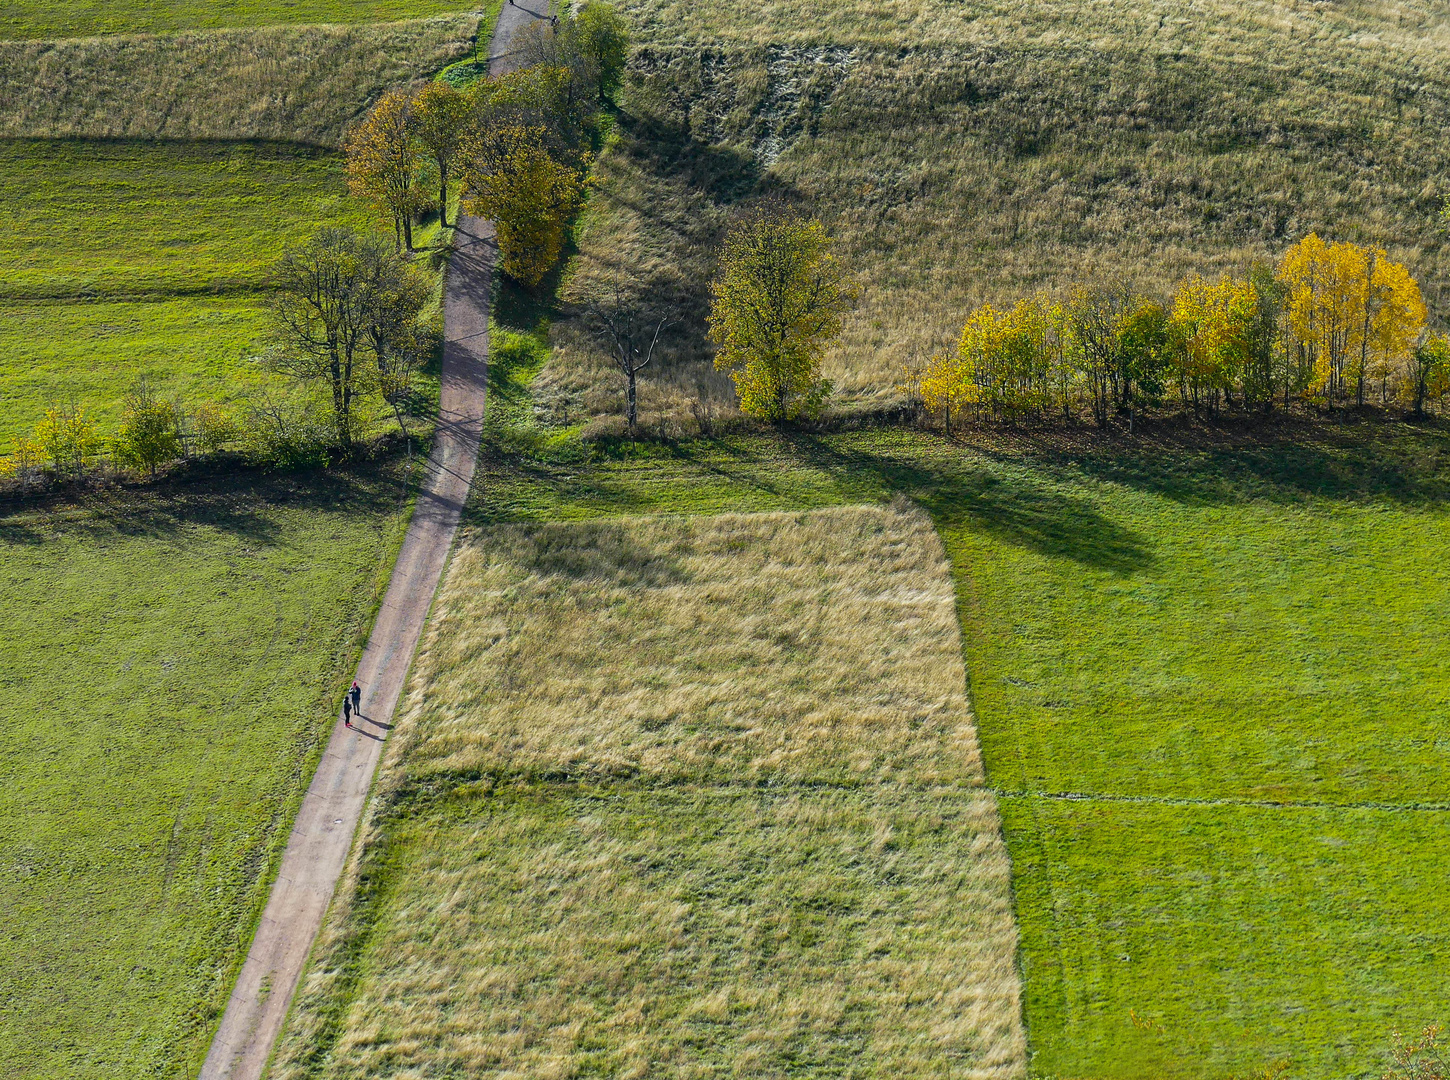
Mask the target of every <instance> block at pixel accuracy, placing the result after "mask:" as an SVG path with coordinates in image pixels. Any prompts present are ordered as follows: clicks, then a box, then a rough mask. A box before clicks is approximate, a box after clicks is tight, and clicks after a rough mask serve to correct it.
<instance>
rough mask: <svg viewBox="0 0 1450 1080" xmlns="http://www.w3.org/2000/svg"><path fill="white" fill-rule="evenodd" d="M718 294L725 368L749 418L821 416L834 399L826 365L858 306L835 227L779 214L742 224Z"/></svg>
mask: <svg viewBox="0 0 1450 1080" xmlns="http://www.w3.org/2000/svg"><path fill="white" fill-rule="evenodd" d="M710 294H711V296H710V338H711V340H712V341H714V342H715V343H716V344H718V345H719V346H720V350H719V352H718V353H717V354H716V356H715V367H716V368H717V369H718V370H720V371H725V372H729V374H730V376H731V378H732V379H733V380H734V382H735V390H736V393H737V394H739V396H740V407H741V409H742V410H743V411H744V412H745V413H747V414H748V415H751V416H755V417H758V418H760V419H762V420H770V421H774V422H776V423H780V422H782V421H785V420H791V419H795V418H797V417H800V416H811V415H815V414H816V413H817V412H819V410H820V407H821V405H822V404H823V402H824V401H825V399H826V397H827V396H828V395H829V393H830V390H831V385H830V383H829V382H828V381H827V380H825V379H824V378H822V377H821V358H822V355H823V354H824V352H825V348H826V346H827V345H828V344H829V343H830V342H831V341H832V340H833V339H834V338H835V337H836V335H837V334H839V333H840V331H841V315H842V313H843V312H845V311H846V309H847V308H848V306H849V305H850V303H851V301H852V300H853V299H854V298H855V289H854V288H853V287H852V286H851V285H850V284H849V283H848V282H847V280H846V277H845V275H844V273H843V272H842V270H841V267H840V264H839V263H838V262H837V261H836V258H835V256H834V255H833V254H832V252H831V241H830V238H829V237H828V236H827V235H826V230H825V227H824V226H823V225H822V224H821V223H820V222H819V221H817V220H815V219H806V218H803V217H800V216H798V215H797V214H795V213H793V212H790V211H788V210H783V209H779V208H769V209H766V210H764V211H761V212H758V213H755V214H753V215H751V216H749V217H747V218H744V219H743V220H741V221H739V222H737V223H736V224H735V225H734V226H733V227H732V228H731V229H730V231H729V233H728V235H727V236H726V239H725V247H724V251H723V253H722V255H721V257H720V269H719V273H718V274H717V276H716V278H715V280H714V282H713V283H712V284H711V287H710Z"/></svg>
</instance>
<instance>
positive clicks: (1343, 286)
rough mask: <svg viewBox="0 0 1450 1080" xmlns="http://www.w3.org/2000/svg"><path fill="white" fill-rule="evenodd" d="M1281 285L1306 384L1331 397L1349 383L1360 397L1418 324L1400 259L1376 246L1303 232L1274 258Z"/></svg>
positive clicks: (1414, 297)
mask: <svg viewBox="0 0 1450 1080" xmlns="http://www.w3.org/2000/svg"><path fill="white" fill-rule="evenodd" d="M1279 279H1280V280H1281V281H1283V282H1284V283H1285V284H1286V285H1287V286H1288V289H1289V298H1288V300H1289V302H1288V314H1289V328H1290V331H1291V333H1292V335H1293V338H1294V341H1295V345H1296V347H1297V348H1298V350H1299V352H1300V355H1301V357H1302V358H1303V359H1304V360H1305V361H1306V362H1307V363H1308V364H1309V365H1311V366H1312V368H1313V371H1314V382H1313V384H1312V386H1311V390H1312V391H1313V392H1315V393H1319V394H1322V395H1323V396H1324V397H1325V398H1326V400H1328V401H1329V402H1331V403H1332V402H1333V401H1335V400H1336V399H1339V398H1343V397H1345V396H1347V394H1348V390H1349V386H1350V384H1351V383H1353V385H1354V388H1355V397H1356V400H1357V401H1358V402H1359V403H1360V404H1363V403H1364V386H1365V381H1366V379H1367V378H1369V377H1371V375H1372V373H1373V372H1374V371H1375V366H1376V365H1379V366H1380V367H1381V368H1384V369H1386V374H1385V375H1384V377H1385V378H1386V380H1387V379H1388V373H1387V372H1388V369H1393V370H1395V371H1396V372H1398V371H1399V370H1400V369H1401V368H1402V366H1403V365H1404V364H1405V363H1406V362H1407V361H1408V359H1409V355H1410V351H1411V349H1412V348H1413V347H1414V344H1415V341H1416V339H1417V338H1418V337H1419V335H1420V331H1421V330H1423V329H1424V326H1425V316H1426V311H1425V302H1424V300H1423V298H1422V297H1421V295H1420V287H1419V285H1417V284H1416V283H1415V279H1414V278H1412V277H1411V276H1410V273H1409V271H1408V270H1406V269H1405V267H1404V266H1403V265H1401V264H1400V263H1395V262H1391V261H1390V259H1389V257H1388V256H1387V255H1386V253H1385V252H1384V251H1382V250H1379V249H1376V248H1366V247H1361V246H1360V245H1358V244H1351V243H1347V242H1342V243H1325V242H1324V241H1323V240H1321V239H1320V238H1319V237H1318V236H1317V235H1316V234H1314V233H1310V234H1309V235H1308V236H1306V237H1305V238H1304V239H1303V240H1301V241H1299V242H1298V243H1297V244H1295V245H1294V246H1293V247H1291V248H1290V249H1289V250H1288V251H1287V252H1286V253H1285V254H1284V258H1283V259H1282V260H1281V261H1280V263H1279Z"/></svg>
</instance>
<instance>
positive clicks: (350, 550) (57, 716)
mask: <svg viewBox="0 0 1450 1080" xmlns="http://www.w3.org/2000/svg"><path fill="white" fill-rule="evenodd" d="M397 481H398V476H397V475H396V473H395V472H394V471H393V469H392V468H391V467H390V468H389V469H385V470H383V471H382V472H381V473H379V472H378V471H377V470H376V469H374V470H373V471H371V472H369V471H362V470H360V471H357V472H347V471H341V472H337V473H326V474H324V473H319V474H302V475H297V476H282V477H274V478H259V477H253V476H245V475H243V476H232V477H227V478H225V479H224V480H217V481H214V482H204V481H197V482H192V483H185V484H176V485H170V486H165V487H163V488H160V489H157V490H153V491H124V492H112V493H106V494H103V495H97V496H90V497H86V498H83V499H81V500H79V501H77V502H73V503H72V502H55V503H47V504H43V505H41V506H31V507H22V508H21V509H18V510H17V509H15V508H13V507H11V508H6V509H5V510H4V511H3V512H0V592H3V594H4V596H5V598H6V602H5V604H4V606H3V609H0V652H3V654H4V655H5V656H6V657H7V661H6V664H5V667H4V670H3V671H0V726H3V728H4V730H5V732H6V738H5V741H4V743H3V745H0V821H3V822H5V828H4V830H3V832H0V867H3V873H0V910H3V911H4V912H5V913H6V933H5V935H4V936H3V938H0V1001H4V1002H6V1003H7V1004H6V1007H5V1009H4V1010H3V1011H0V1076H4V1077H16V1078H19V1077H26V1078H28V1080H38V1078H54V1080H82V1078H96V1080H100V1078H103V1077H105V1078H109V1077H115V1076H142V1075H145V1076H153V1075H154V1076H165V1077H184V1076H194V1075H195V1073H196V1069H197V1068H198V1067H199V1066H200V1062H201V1059H202V1057H203V1056H204V1054H205V1052H206V1047H207V1042H208V1037H209V1035H210V1032H211V1028H212V1025H213V1023H214V1021H215V1019H216V1017H217V1016H218V1015H219V1014H220V1009H221V1007H222V1006H223V1005H224V1003H225V1001H226V997H227V994H228V993H229V992H230V989H231V982H230V980H231V977H232V975H233V974H234V972H235V967H236V965H237V964H238V963H239V962H240V960H241V956H242V954H243V952H244V950H245V947H246V942H247V941H248V940H249V937H250V931H251V920H253V919H255V918H256V913H257V911H258V910H260V907H259V905H260V903H261V902H262V901H263V900H264V899H265V894H266V889H267V886H268V884H269V881H268V867H269V865H270V861H271V858H272V856H273V855H274V854H275V852H276V851H277V849H278V845H279V844H280V843H282V842H284V841H285V839H286V836H287V831H288V830H287V823H288V821H290V815H291V813H292V811H293V810H294V809H295V805H296V802H297V800H298V799H299V798H300V796H301V792H302V790H303V788H304V787H305V784H306V781H307V778H308V776H310V774H311V769H312V765H313V764H314V762H315V757H316V754H317V752H318V747H319V743H318V737H319V735H320V734H321V733H322V732H324V731H326V730H327V728H328V726H329V725H330V723H331V719H332V715H333V713H332V710H333V707H334V706H335V705H336V703H337V691H338V689H339V688H340V687H341V686H343V685H344V684H345V679H346V678H347V674H348V668H349V664H350V663H351V662H352V661H353V660H354V659H355V657H356V654H357V650H358V648H359V644H358V643H359V641H360V639H361V637H362V635H363V634H364V633H365V632H366V628H367V626H368V624H369V622H370V621H371V615H372V611H373V606H374V604H375V603H376V601H377V598H378V597H379V596H380V595H381V591H382V590H383V589H384V588H385V587H386V583H387V574H386V571H387V568H389V567H390V566H391V556H392V554H393V553H394V551H395V549H396V545H397V543H398V542H399V541H400V539H401V532H402V525H403V523H404V520H405V516H404V514H403V513H402V512H401V511H402V509H403V504H402V503H401V502H400V496H401V494H402V489H401V488H400V487H399V484H398V482H397Z"/></svg>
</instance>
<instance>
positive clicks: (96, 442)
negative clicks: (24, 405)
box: [35, 401, 103, 476]
mask: <svg viewBox="0 0 1450 1080" xmlns="http://www.w3.org/2000/svg"><path fill="white" fill-rule="evenodd" d="M35 442H36V443H37V444H38V445H39V446H40V448H41V450H42V451H43V452H44V453H45V456H46V457H47V458H48V459H49V460H50V463H51V466H52V467H53V468H54V469H55V471H56V472H58V473H67V472H68V473H70V474H71V475H72V476H81V475H83V474H84V473H85V471H86V469H87V468H88V467H89V466H90V463H91V461H92V459H93V458H94V457H95V456H96V455H97V454H98V453H100V452H101V447H102V445H103V443H102V442H101V437H100V435H98V434H97V433H96V423H95V421H94V420H92V419H91V417H90V415H89V414H88V413H87V412H86V407H85V406H84V405H77V404H76V403H75V402H74V401H72V402H69V403H67V404H65V405H52V406H51V407H50V408H48V409H46V410H45V415H44V416H43V417H41V419H40V423H38V424H36V425H35Z"/></svg>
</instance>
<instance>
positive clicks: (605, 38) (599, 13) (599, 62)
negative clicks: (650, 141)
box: [570, 0, 629, 98]
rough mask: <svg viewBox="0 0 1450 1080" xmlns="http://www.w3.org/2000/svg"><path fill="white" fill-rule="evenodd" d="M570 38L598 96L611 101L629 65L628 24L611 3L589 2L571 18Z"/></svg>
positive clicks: (599, 0)
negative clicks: (589, 70) (589, 69)
mask: <svg viewBox="0 0 1450 1080" xmlns="http://www.w3.org/2000/svg"><path fill="white" fill-rule="evenodd" d="M570 31H571V35H572V36H573V38H574V40H575V41H576V42H577V44H576V45H575V48H577V49H578V51H579V52H580V53H582V54H583V55H584V56H586V57H587V58H588V59H589V62H590V65H591V67H592V68H593V72H594V78H595V84H596V85H597V86H598V88H599V96H600V97H602V98H612V97H613V96H614V95H615V94H617V93H618V92H619V88H620V87H621V86H622V85H623V84H624V69H625V67H626V65H627V64H628V62H629V24H628V23H627V22H625V19H624V16H623V15H621V14H620V13H619V11H618V10H617V9H616V8H615V7H614V5H613V4H606V3H604V2H603V0H593V3H590V4H586V5H585V7H584V10H583V11H581V12H579V13H578V14H577V15H575V16H574V18H573V20H572V22H571V26H570Z"/></svg>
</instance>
